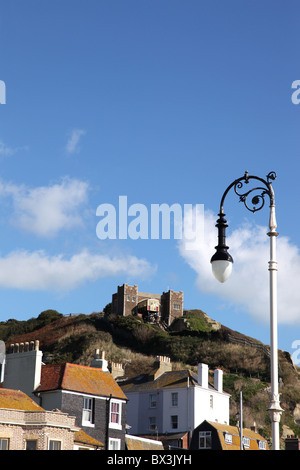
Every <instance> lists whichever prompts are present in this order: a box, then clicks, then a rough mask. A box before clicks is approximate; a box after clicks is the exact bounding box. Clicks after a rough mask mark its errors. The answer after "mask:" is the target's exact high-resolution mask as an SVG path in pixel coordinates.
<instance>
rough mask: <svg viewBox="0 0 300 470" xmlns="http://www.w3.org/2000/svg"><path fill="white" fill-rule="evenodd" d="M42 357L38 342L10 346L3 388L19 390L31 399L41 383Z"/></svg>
mask: <svg viewBox="0 0 300 470" xmlns="http://www.w3.org/2000/svg"><path fill="white" fill-rule="evenodd" d="M42 356H43V353H42V351H40V350H39V341H31V342H30V343H24V345H23V343H21V344H19V343H15V344H11V345H10V347H9V351H8V354H7V355H6V361H5V362H6V365H5V371H4V382H3V387H4V388H11V389H13V390H21V391H22V392H24V393H26V395H28V396H30V397H31V396H32V393H33V391H34V390H35V389H36V388H37V387H38V386H39V385H40V382H41V369H42Z"/></svg>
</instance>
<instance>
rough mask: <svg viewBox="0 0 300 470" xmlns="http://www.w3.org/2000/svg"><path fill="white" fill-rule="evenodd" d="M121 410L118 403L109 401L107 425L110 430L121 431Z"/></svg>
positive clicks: (120, 405)
mask: <svg viewBox="0 0 300 470" xmlns="http://www.w3.org/2000/svg"><path fill="white" fill-rule="evenodd" d="M121 408H122V404H121V402H119V401H113V400H112V401H111V402H110V418H109V425H110V427H111V428H115V429H121V427H122V423H121Z"/></svg>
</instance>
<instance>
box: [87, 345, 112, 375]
mask: <svg viewBox="0 0 300 470" xmlns="http://www.w3.org/2000/svg"><path fill="white" fill-rule="evenodd" d="M91 367H97V368H99V369H102V370H103V372H108V367H107V360H106V359H105V351H102V357H101V359H100V357H99V349H95V357H94V359H93V360H92V362H91Z"/></svg>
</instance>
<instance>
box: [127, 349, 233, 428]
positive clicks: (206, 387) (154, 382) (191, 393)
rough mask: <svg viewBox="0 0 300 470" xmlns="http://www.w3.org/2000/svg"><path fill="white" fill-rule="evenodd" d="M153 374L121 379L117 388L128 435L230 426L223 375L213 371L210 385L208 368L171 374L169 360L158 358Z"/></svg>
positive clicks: (219, 370) (227, 398) (162, 357)
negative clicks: (121, 395)
mask: <svg viewBox="0 0 300 470" xmlns="http://www.w3.org/2000/svg"><path fill="white" fill-rule="evenodd" d="M155 366H156V369H155V371H154V372H153V374H151V375H150V374H141V375H139V376H137V377H133V378H129V379H125V378H120V379H119V380H118V384H119V385H120V387H121V388H122V390H123V392H124V393H125V394H126V396H127V398H128V403H127V423H128V425H129V426H130V431H129V432H130V434H137V435H145V434H149V433H154V434H166V433H167V434H170V433H184V432H189V431H192V430H193V429H195V428H196V427H197V426H198V425H199V424H200V423H202V422H203V421H204V420H207V421H211V422H218V423H224V424H229V399H230V395H229V394H228V393H225V392H224V391H223V371H222V370H221V369H216V370H215V371H214V384H213V385H211V384H210V383H209V379H208V377H209V370H208V366H207V364H199V365H198V374H194V373H193V372H191V371H190V370H177V371H172V365H171V362H170V359H169V358H167V357H164V356H158V357H157V358H156V362H155Z"/></svg>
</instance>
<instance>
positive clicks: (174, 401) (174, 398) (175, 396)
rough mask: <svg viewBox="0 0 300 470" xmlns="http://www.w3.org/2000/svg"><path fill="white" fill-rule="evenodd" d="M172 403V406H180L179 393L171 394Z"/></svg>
mask: <svg viewBox="0 0 300 470" xmlns="http://www.w3.org/2000/svg"><path fill="white" fill-rule="evenodd" d="M171 403H172V406H178V393H177V392H173V393H172V394H171Z"/></svg>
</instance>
